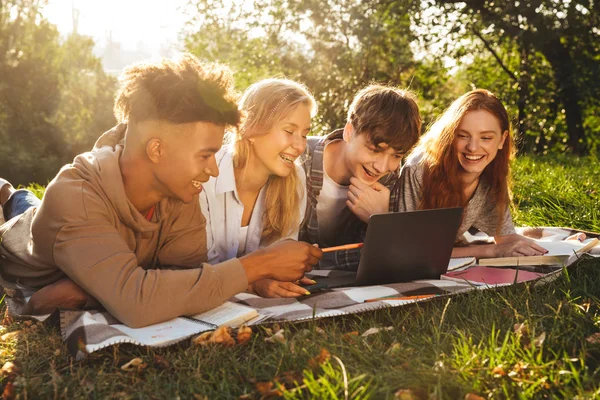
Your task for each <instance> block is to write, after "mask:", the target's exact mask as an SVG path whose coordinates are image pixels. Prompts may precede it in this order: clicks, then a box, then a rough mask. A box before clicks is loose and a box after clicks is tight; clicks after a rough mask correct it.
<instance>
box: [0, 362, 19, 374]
mask: <svg viewBox="0 0 600 400" xmlns="http://www.w3.org/2000/svg"><path fill="white" fill-rule="evenodd" d="M18 373H19V367H17V366H16V365H15V364H14V363H13V362H12V361H7V362H6V363H4V365H3V366H2V369H1V370H0V374H2V376H11V375H16V374H18Z"/></svg>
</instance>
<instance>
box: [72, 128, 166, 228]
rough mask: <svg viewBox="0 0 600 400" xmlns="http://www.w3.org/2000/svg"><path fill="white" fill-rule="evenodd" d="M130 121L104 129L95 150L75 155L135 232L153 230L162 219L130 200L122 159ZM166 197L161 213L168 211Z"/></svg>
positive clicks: (85, 174)
mask: <svg viewBox="0 0 600 400" xmlns="http://www.w3.org/2000/svg"><path fill="white" fill-rule="evenodd" d="M126 132H127V124H119V125H117V126H115V127H114V128H112V129H111V130H109V131H107V132H105V133H103V134H102V135H101V136H100V137H99V138H98V140H97V141H96V144H95V145H94V148H93V149H92V151H91V152H87V153H83V154H80V155H78V156H77V157H75V159H74V160H73V167H75V168H76V169H77V170H78V171H80V174H81V176H82V177H84V179H86V180H87V181H88V182H89V183H90V184H92V186H93V187H94V188H95V189H96V190H97V191H98V193H103V194H104V196H105V197H106V198H107V199H108V202H109V203H110V204H111V205H112V206H113V208H114V210H115V211H116V213H117V215H118V217H119V219H120V220H121V221H122V222H123V223H124V224H125V225H127V226H128V227H129V228H131V229H132V230H134V231H135V232H139V233H143V232H152V231H156V230H157V229H158V228H159V224H158V223H154V222H150V221H148V220H147V219H146V217H145V216H143V215H142V214H141V213H140V212H139V211H138V210H137V209H136V208H135V207H134V206H133V205H132V204H131V202H130V201H129V199H128V198H127V196H126V195H125V187H124V186H123V176H122V175H121V168H120V165H119V160H120V158H121V154H122V152H123V148H124V145H125V134H126ZM166 201H167V200H166V199H165V200H163V201H161V202H160V204H159V206H158V207H157V215H158V219H159V220H160V216H161V215H165V213H164V211H165V210H164V207H165V203H166Z"/></svg>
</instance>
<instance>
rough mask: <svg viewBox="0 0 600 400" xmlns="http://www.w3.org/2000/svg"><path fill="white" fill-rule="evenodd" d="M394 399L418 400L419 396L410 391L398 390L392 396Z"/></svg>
mask: <svg viewBox="0 0 600 400" xmlns="http://www.w3.org/2000/svg"><path fill="white" fill-rule="evenodd" d="M394 399H396V400H419V396H417V394H416V393H415V392H413V391H412V390H411V389H399V390H398V391H397V392H396V393H395V394H394Z"/></svg>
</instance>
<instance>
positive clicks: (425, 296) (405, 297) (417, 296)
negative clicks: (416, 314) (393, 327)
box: [365, 294, 437, 303]
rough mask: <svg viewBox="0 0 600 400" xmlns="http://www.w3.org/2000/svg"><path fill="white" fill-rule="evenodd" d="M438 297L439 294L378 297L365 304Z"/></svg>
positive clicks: (366, 301)
mask: <svg viewBox="0 0 600 400" xmlns="http://www.w3.org/2000/svg"><path fill="white" fill-rule="evenodd" d="M435 296H437V294H418V295H415V296H395V295H392V296H385V297H377V298H375V299H367V300H365V303H371V302H374V301H380V300H420V299H430V298H432V297H435Z"/></svg>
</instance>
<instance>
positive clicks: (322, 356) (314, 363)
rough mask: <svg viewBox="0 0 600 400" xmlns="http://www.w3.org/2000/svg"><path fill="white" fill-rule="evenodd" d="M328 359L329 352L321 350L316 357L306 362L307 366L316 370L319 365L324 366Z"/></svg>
mask: <svg viewBox="0 0 600 400" xmlns="http://www.w3.org/2000/svg"><path fill="white" fill-rule="evenodd" d="M330 357H331V354H330V353H329V351H327V349H321V351H320V352H319V355H318V356H315V357H313V358H311V359H310V360H308V365H309V366H310V367H311V368H312V369H315V368H318V367H319V366H321V364H324V363H326V362H327V361H329V358H330Z"/></svg>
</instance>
